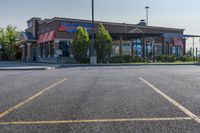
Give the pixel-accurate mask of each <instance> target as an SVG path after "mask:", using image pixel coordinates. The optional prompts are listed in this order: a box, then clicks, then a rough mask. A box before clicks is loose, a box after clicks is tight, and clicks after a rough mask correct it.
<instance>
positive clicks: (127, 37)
mask: <svg viewBox="0 0 200 133" xmlns="http://www.w3.org/2000/svg"><path fill="white" fill-rule="evenodd" d="M110 35H111V37H112V39H113V40H120V48H119V49H120V51H121V49H122V43H121V42H122V40H124V41H129V40H134V39H140V40H141V42H142V53H143V54H142V58H143V60H144V61H145V59H146V47H147V42H146V41H145V39H146V38H160V39H161V40H162V54H163V55H164V54H169V52H165V51H167V50H168V51H169V46H170V44H168V43H166V38H173V39H174V40H173V41H174V43H175V44H176V45H179V46H182V47H183V55H185V54H186V40H187V39H188V38H193V54H194V38H200V36H198V35H184V34H173V33H162V34H160V33H110ZM177 38H180V40H179V39H177ZM132 45H133V44H132ZM131 48H132V50H131V51H133V46H131ZM165 49H167V50H165ZM154 51H155V48H154V47H153V55H154ZM120 53H121V52H120ZM132 53H133V52H132ZM120 55H121V54H120ZM154 58H155V57H153V60H155V59H154Z"/></svg>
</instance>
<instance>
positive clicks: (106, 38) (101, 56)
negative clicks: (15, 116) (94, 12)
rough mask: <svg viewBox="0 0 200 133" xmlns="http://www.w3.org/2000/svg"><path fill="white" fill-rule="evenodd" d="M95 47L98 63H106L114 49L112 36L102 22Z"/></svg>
mask: <svg viewBox="0 0 200 133" xmlns="http://www.w3.org/2000/svg"><path fill="white" fill-rule="evenodd" d="M95 49H96V51H97V61H98V63H105V62H107V61H108V60H109V58H110V55H111V50H112V38H111V36H110V34H109V33H108V31H107V30H106V29H105V28H104V26H103V25H102V24H99V25H98V31H97V33H96V38H95Z"/></svg>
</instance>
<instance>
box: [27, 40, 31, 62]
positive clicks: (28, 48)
mask: <svg viewBox="0 0 200 133" xmlns="http://www.w3.org/2000/svg"><path fill="white" fill-rule="evenodd" d="M31 45H32V44H31V43H27V58H26V61H27V62H30V61H32V46H31Z"/></svg>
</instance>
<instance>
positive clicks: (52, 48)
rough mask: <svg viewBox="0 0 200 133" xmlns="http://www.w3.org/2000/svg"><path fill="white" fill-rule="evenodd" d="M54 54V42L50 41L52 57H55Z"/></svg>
mask: <svg viewBox="0 0 200 133" xmlns="http://www.w3.org/2000/svg"><path fill="white" fill-rule="evenodd" d="M54 54H55V50H54V43H50V55H51V57H53V56H54Z"/></svg>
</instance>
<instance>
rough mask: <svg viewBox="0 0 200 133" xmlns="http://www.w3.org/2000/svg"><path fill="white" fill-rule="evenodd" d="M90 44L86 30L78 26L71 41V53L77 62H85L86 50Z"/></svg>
mask: <svg viewBox="0 0 200 133" xmlns="http://www.w3.org/2000/svg"><path fill="white" fill-rule="evenodd" d="M89 44H90V39H89V35H88V33H87V31H86V30H85V29H83V28H82V27H78V29H77V32H76V34H75V38H74V41H73V43H72V50H73V55H74V57H75V59H76V61H77V63H86V62H87V60H88V58H87V52H88V48H89Z"/></svg>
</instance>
